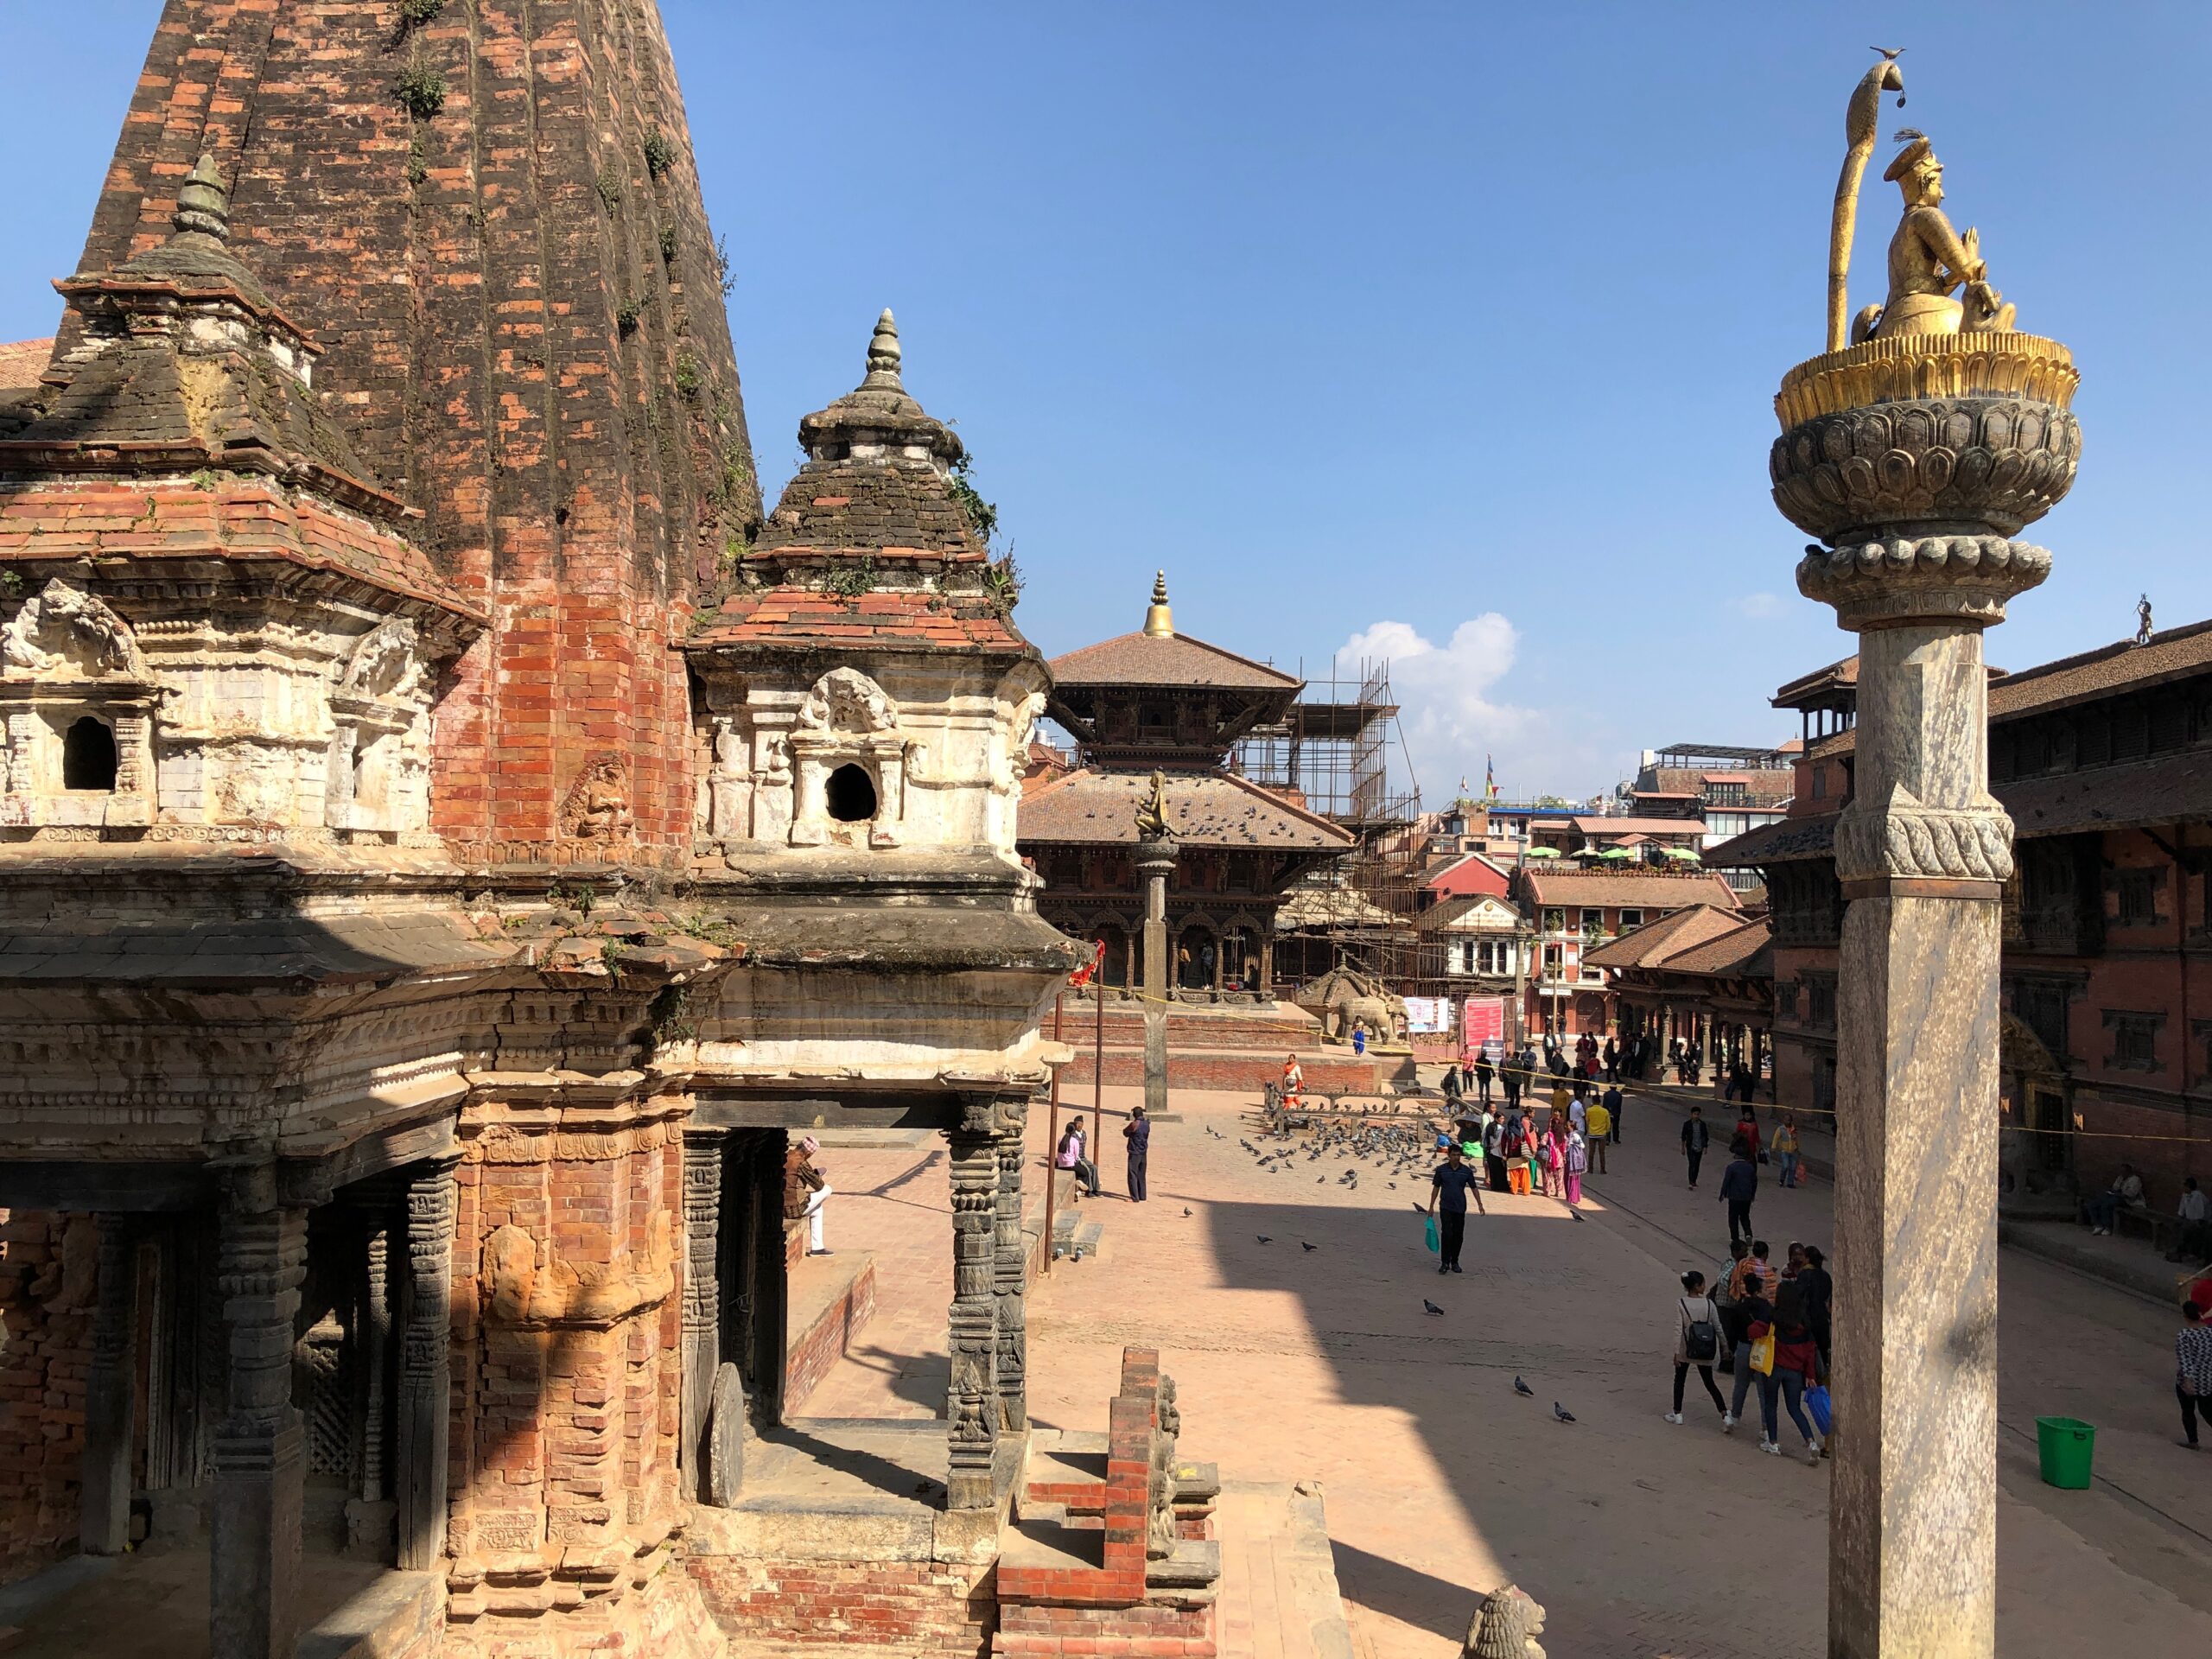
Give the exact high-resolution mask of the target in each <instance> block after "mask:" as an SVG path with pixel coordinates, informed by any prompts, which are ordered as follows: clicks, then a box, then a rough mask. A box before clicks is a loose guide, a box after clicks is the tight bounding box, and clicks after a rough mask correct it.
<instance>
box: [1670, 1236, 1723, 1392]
mask: <svg viewBox="0 0 2212 1659" xmlns="http://www.w3.org/2000/svg"><path fill="white" fill-rule="evenodd" d="M1680 1306H1681V1315H1682V1319H1681V1327H1680V1328H1679V1329H1678V1330H1677V1331H1676V1332H1675V1408H1674V1409H1673V1410H1672V1411H1670V1412H1669V1413H1668V1414H1667V1421H1669V1422H1670V1423H1679V1422H1681V1421H1682V1384H1683V1383H1684V1382H1686V1381H1687V1380H1688V1377H1689V1374H1690V1367H1691V1366H1693V1365H1694V1366H1696V1367H1697V1376H1698V1381H1699V1382H1700V1383H1704V1384H1705V1391H1706V1393H1707V1395H1708V1396H1710V1397H1711V1399H1712V1401H1713V1410H1715V1411H1717V1412H1719V1414H1721V1415H1722V1416H1723V1417H1726V1416H1727V1414H1728V1402H1726V1401H1725V1400H1723V1399H1722V1398H1721V1397H1720V1385H1719V1383H1715V1382H1714V1381H1713V1361H1714V1360H1715V1359H1717V1358H1719V1355H1720V1310H1719V1308H1717V1307H1715V1306H1713V1298H1712V1297H1710V1296H1708V1295H1707V1294H1705V1275H1704V1274H1701V1273H1700V1272H1698V1271H1697V1270H1696V1269H1695V1268H1692V1269H1691V1270H1690V1271H1689V1272H1688V1273H1686V1274H1683V1275H1682V1294H1681V1302H1680Z"/></svg>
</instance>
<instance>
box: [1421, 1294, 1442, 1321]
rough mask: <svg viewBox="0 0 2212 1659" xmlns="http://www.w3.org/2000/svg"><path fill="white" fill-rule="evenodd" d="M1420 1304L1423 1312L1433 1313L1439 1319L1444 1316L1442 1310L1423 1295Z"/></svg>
mask: <svg viewBox="0 0 2212 1659" xmlns="http://www.w3.org/2000/svg"><path fill="white" fill-rule="evenodd" d="M1421 1308H1422V1310H1423V1311H1424V1312H1426V1313H1433V1314H1434V1315H1436V1317H1437V1318H1438V1319H1442V1318H1443V1317H1444V1310H1443V1309H1442V1308H1440V1307H1439V1306H1437V1305H1436V1304H1435V1303H1434V1302H1432V1301H1430V1300H1428V1298H1427V1297H1426V1296H1424V1297H1422V1298H1421Z"/></svg>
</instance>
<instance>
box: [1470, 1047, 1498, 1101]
mask: <svg viewBox="0 0 2212 1659" xmlns="http://www.w3.org/2000/svg"><path fill="white" fill-rule="evenodd" d="M1496 1071H1497V1067H1495V1066H1493V1065H1491V1063H1490V1052H1489V1051H1488V1050H1487V1049H1485V1050H1484V1051H1482V1052H1478V1054H1477V1055H1476V1056H1475V1072H1474V1077H1475V1098H1476V1099H1477V1100H1478V1101H1480V1102H1481V1103H1483V1105H1484V1108H1485V1109H1487V1108H1488V1107H1489V1105H1490V1084H1491V1077H1492V1076H1493V1075H1495V1073H1496Z"/></svg>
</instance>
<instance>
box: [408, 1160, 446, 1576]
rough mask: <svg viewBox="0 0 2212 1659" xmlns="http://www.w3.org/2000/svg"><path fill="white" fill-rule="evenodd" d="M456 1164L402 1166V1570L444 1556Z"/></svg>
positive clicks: (427, 1566) (421, 1569) (418, 1569)
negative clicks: (404, 1225) (404, 1262)
mask: <svg viewBox="0 0 2212 1659" xmlns="http://www.w3.org/2000/svg"><path fill="white" fill-rule="evenodd" d="M458 1162H460V1160H459V1159H458V1158H434V1159H429V1160H425V1161H424V1162H422V1163H419V1164H416V1165H415V1166H412V1167H411V1168H410V1169H409V1170H408V1171H407V1172H406V1178H407V1180H406V1193H407V1266H406V1274H407V1278H406V1285H405V1290H406V1301H405V1310H406V1311H405V1324H404V1326H403V1328H402V1331H401V1333H400V1349H399V1424H398V1427H399V1433H398V1436H397V1453H398V1456H397V1472H396V1476H395V1478H394V1480H393V1483H392V1495H393V1496H394V1497H396V1498H397V1500H398V1503H399V1569H400V1571H401V1572H403V1573H428V1572H430V1571H432V1570H433V1569H435V1567H436V1566H437V1564H438V1560H439V1558H440V1557H441V1556H442V1555H443V1554H445V1547H446V1435H447V1431H448V1423H449V1421H450V1419H451V1416H452V1413H453V1377H452V1363H451V1345H450V1344H451V1340H452V1323H453V1314H452V1301H453V1238H454V1179H453V1172H454V1165H455V1164H457V1163H458Z"/></svg>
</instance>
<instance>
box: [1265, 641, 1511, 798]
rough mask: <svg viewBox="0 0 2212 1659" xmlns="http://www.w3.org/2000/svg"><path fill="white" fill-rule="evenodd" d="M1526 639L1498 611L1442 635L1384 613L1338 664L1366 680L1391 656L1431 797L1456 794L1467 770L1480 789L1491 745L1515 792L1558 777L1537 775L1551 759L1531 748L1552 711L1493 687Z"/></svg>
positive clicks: (1505, 786)
mask: <svg viewBox="0 0 2212 1659" xmlns="http://www.w3.org/2000/svg"><path fill="white" fill-rule="evenodd" d="M1520 645H1521V634H1520V631H1519V630H1518V629H1517V628H1516V627H1515V626H1513V624H1512V623H1511V622H1510V621H1509V620H1507V619H1506V618H1505V617H1503V616H1502V615H1500V614H1499V613H1497V612H1496V611H1488V612H1485V613H1483V614H1482V615H1480V616H1477V617H1471V618H1470V619H1468V620H1466V621H1465V622H1462V623H1460V624H1459V626H1458V627H1456V628H1454V629H1453V630H1452V637H1451V639H1450V640H1449V641H1448V642H1446V644H1444V645H1438V644H1436V643H1435V642H1434V641H1433V640H1432V639H1428V638H1427V636H1425V635H1424V634H1423V633H1422V632H1421V631H1420V630H1419V629H1418V628H1416V627H1415V626H1414V625H1413V624H1411V623H1409V622H1390V621H1384V622H1376V623H1375V624H1373V625H1371V626H1368V627H1365V628H1363V629H1361V630H1360V631H1359V632H1357V633H1355V634H1353V635H1352V636H1351V639H1347V640H1345V641H1344V645H1342V646H1341V647H1339V648H1338V652H1337V671H1338V673H1339V674H1340V675H1346V676H1349V677H1351V678H1353V679H1355V680H1357V678H1358V677H1359V676H1360V674H1361V672H1362V669H1363V664H1366V665H1372V664H1379V663H1381V662H1382V661H1383V660H1384V659H1386V658H1387V659H1388V661H1389V669H1390V689H1391V691H1392V693H1393V695H1394V696H1395V700H1396V702H1397V703H1398V707H1399V715H1398V721H1399V727H1400V729H1401V730H1402V733H1403V734H1404V736H1405V741H1406V747H1407V748H1408V750H1409V751H1411V753H1412V757H1413V764H1414V771H1415V775H1416V778H1417V779H1418V781H1419V782H1420V783H1421V789H1422V796H1423V799H1424V802H1425V803H1426V804H1428V805H1430V806H1435V805H1438V804H1441V803H1443V802H1446V801H1448V800H1450V799H1451V798H1452V796H1453V795H1454V794H1456V793H1457V792H1458V787H1459V779H1461V778H1462V777H1464V778H1465V779H1467V781H1468V784H1469V786H1470V787H1471V789H1472V790H1473V791H1476V792H1477V793H1479V792H1480V791H1481V789H1482V779H1483V766H1484V759H1485V757H1486V756H1489V755H1491V754H1495V755H1496V756H1497V767H1498V785H1499V787H1500V789H1501V791H1503V793H1506V794H1508V795H1514V794H1518V793H1521V792H1523V791H1532V790H1533V788H1536V787H1541V788H1549V787H1551V786H1552V785H1550V784H1548V783H1545V782H1542V781H1541V780H1540V779H1538V778H1537V777H1536V776H1535V770H1534V769H1535V767H1536V766H1540V765H1541V764H1542V762H1541V760H1538V758H1537V756H1536V755H1535V754H1534V753H1531V751H1532V749H1534V748H1535V747H1537V746H1536V744H1535V739H1536V738H1537V736H1538V734H1539V730H1540V728H1541V726H1542V725H1543V724H1544V721H1543V718H1542V716H1541V715H1539V714H1538V713H1537V712H1536V711H1535V710H1533V709H1522V708H1517V707H1516V706H1515V705H1513V704H1512V703H1510V702H1504V701H1503V700H1501V699H1499V698H1498V697H1497V696H1494V695H1493V693H1494V691H1495V690H1496V688H1497V685H1498V683H1499V682H1500V681H1501V680H1503V678H1504V677H1506V675H1507V674H1509V673H1510V672H1511V671H1512V668H1513V662H1514V658H1515V657H1516V654H1517V653H1518V652H1519V649H1520ZM1308 695H1309V696H1310V695H1312V694H1311V693H1309V694H1308ZM1389 759H1390V766H1391V771H1392V773H1393V776H1394V778H1397V777H1399V776H1402V772H1403V769H1404V768H1403V757H1402V756H1400V755H1396V754H1393V755H1392V756H1390V758H1389ZM1509 772H1512V773H1513V774H1514V775H1513V776H1509V775H1508V774H1509Z"/></svg>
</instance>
